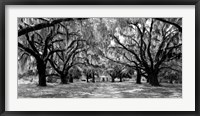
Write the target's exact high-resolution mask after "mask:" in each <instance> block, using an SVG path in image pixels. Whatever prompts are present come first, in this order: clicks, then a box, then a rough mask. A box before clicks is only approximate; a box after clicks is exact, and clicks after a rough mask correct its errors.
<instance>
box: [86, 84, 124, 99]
mask: <svg viewBox="0 0 200 116" xmlns="http://www.w3.org/2000/svg"><path fill="white" fill-rule="evenodd" d="M118 91H119V90H118V89H117V88H114V87H113V86H112V85H108V84H106V83H100V84H99V87H98V88H97V89H96V90H95V91H93V92H92V94H93V95H91V96H90V97H94V98H120V97H122V95H121V94H120V92H118Z"/></svg>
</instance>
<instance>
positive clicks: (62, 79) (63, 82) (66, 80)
mask: <svg viewBox="0 0 200 116" xmlns="http://www.w3.org/2000/svg"><path fill="white" fill-rule="evenodd" d="M60 78H61V83H62V84H68V79H67V77H66V76H65V75H61V77H60Z"/></svg>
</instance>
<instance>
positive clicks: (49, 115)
mask: <svg viewBox="0 0 200 116" xmlns="http://www.w3.org/2000/svg"><path fill="white" fill-rule="evenodd" d="M0 3H1V4H0V9H1V10H0V26H1V27H0V56H1V57H0V114H1V115H2V116H29V115H30V116H34V115H36V116H64V115H67V116H68V115H69V116H81V115H85V116H86V115H87V116H121V115H122V116H199V115H200V107H199V105H200V102H199V97H200V95H199V93H200V91H199V88H200V86H199V85H200V79H199V76H200V75H199V72H200V71H198V69H199V66H200V62H199V60H198V59H199V58H200V54H199V52H200V51H199V49H200V41H199V39H200V33H199V31H200V0H121V1H120V0H29V1H28V0H1V2H0ZM6 5H195V59H196V60H195V111H151V112H150V111H127V112H125V111H123V112H122V111H120V112H113V111H109V112H106V111H84V112H83V111H76V112H72V111H62V112H59V111H52V112H49V111H5V78H6V77H5V52H6V51H5V6H6ZM29 107H31V106H29ZM130 107H131V106H130Z"/></svg>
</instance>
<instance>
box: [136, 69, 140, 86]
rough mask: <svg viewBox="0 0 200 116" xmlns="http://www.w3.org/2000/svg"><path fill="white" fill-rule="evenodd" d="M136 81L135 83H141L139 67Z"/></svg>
mask: <svg viewBox="0 0 200 116" xmlns="http://www.w3.org/2000/svg"><path fill="white" fill-rule="evenodd" d="M136 83H137V84H141V72H140V70H139V69H137V78H136Z"/></svg>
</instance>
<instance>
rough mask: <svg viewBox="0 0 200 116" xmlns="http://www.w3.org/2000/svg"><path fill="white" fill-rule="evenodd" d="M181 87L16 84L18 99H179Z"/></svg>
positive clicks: (81, 83) (113, 84)
mask: <svg viewBox="0 0 200 116" xmlns="http://www.w3.org/2000/svg"><path fill="white" fill-rule="evenodd" d="M181 97H182V85H180V84H164V83H162V86H161V87H152V86H150V85H148V84H146V83H143V84H140V85H138V84H135V82H128V81H126V82H121V83H120V82H115V83H111V82H104V83H103V82H97V83H86V82H75V83H70V84H65V85H64V84H58V83H54V84H52V83H47V87H39V86H37V85H36V84H34V83H18V98H181Z"/></svg>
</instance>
